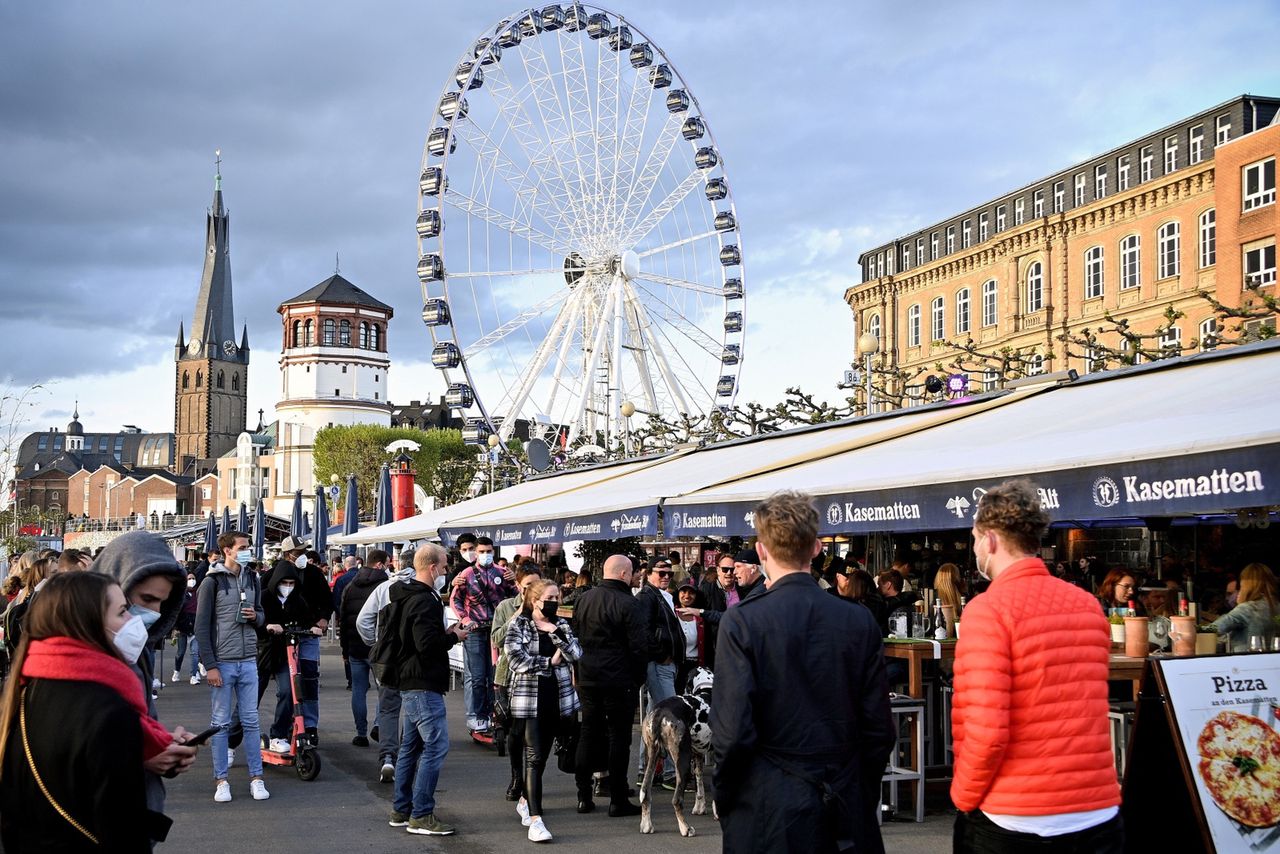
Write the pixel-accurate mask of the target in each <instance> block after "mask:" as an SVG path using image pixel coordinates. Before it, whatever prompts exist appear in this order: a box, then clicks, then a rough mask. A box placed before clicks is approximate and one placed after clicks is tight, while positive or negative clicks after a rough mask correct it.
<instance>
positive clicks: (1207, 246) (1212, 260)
mask: <svg viewBox="0 0 1280 854" xmlns="http://www.w3.org/2000/svg"><path fill="white" fill-rule="evenodd" d="M1217 219H1218V214H1217V212H1216V211H1215V210H1214V209H1213V208H1209V209H1208V210H1207V211H1205V212H1204V213H1202V214H1200V266H1201V267H1212V266H1213V265H1214V264H1216V263H1217V261H1218V224H1217Z"/></svg>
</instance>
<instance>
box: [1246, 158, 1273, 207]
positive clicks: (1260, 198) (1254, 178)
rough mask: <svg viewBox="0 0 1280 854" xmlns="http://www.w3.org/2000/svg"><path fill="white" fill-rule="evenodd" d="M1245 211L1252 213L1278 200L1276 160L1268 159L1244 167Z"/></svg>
mask: <svg viewBox="0 0 1280 854" xmlns="http://www.w3.org/2000/svg"><path fill="white" fill-rule="evenodd" d="M1243 187H1244V209H1245V210H1247V211H1251V210H1253V209H1254V208H1260V207H1262V206H1263V205H1269V204H1272V203H1274V202H1275V200H1276V159H1275V158H1274V157H1268V158H1267V159H1266V160H1261V161H1259V162H1257V163H1250V164H1249V165H1248V166H1246V167H1244V181H1243Z"/></svg>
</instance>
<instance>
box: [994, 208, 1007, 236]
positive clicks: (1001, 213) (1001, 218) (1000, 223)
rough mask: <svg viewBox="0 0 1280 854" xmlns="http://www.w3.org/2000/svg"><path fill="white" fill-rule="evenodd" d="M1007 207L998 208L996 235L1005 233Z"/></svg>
mask: <svg viewBox="0 0 1280 854" xmlns="http://www.w3.org/2000/svg"><path fill="white" fill-rule="evenodd" d="M1007 207H1008V206H1007V205H997V206H996V234H999V233H1000V232H1002V231H1004V224H1005V211H1006V208H1007Z"/></svg>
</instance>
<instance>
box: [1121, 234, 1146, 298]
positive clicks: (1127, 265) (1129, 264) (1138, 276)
mask: <svg viewBox="0 0 1280 854" xmlns="http://www.w3.org/2000/svg"><path fill="white" fill-rule="evenodd" d="M1140 284H1142V238H1140V237H1138V235H1136V234H1130V235H1129V236H1128V237H1126V238H1125V239H1124V240H1121V241H1120V290H1122V291H1124V290H1128V289H1129V288H1136V287H1137V286H1138V285H1140Z"/></svg>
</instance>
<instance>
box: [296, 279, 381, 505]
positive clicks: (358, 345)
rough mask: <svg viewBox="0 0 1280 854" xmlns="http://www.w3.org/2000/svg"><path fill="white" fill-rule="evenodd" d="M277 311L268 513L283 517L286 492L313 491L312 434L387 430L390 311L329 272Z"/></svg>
mask: <svg viewBox="0 0 1280 854" xmlns="http://www.w3.org/2000/svg"><path fill="white" fill-rule="evenodd" d="M277 311H279V313H280V321H281V328H282V343H281V350H280V380H281V390H280V402H279V403H278V404H276V417H277V418H278V419H279V425H278V433H277V436H276V453H275V466H276V472H275V478H276V483H277V484H278V489H277V493H278V494H279V495H280V496H281V498H280V502H282V504H281V506H280V507H277V508H273V509H275V510H276V512H288V509H289V508H290V507H292V504H291V503H290V502H292V500H293V492H294V490H297V489H301V490H302V491H303V494H304V495H306V494H310V493H312V492H313V491H314V490H315V485H316V481H315V465H314V457H313V446H314V444H315V436H316V433H317V432H319V431H320V430H322V429H324V428H325V427H330V426H339V425H351V424H379V425H382V426H384V427H389V426H391V407H390V405H389V404H388V403H387V372H388V371H389V370H390V368H391V359H390V357H389V355H388V348H387V327H388V323H389V321H390V320H391V317H392V315H393V314H394V313H395V312H394V310H393V309H392V308H391V306H389V305H387V304H386V303H384V302H382V301H380V300H378V299H376V298H374V297H372V296H370V295H369V294H367V293H365V292H364V291H362V290H361V289H360V288H358V287H356V286H355V285H353V284H352V283H351V282H349V281H347V280H346V279H344V278H343V277H342V276H340V275H338V274H337V273H336V272H335V273H334V274H333V275H332V276H330V277H329V278H327V279H325V280H324V281H323V282H321V283H320V284H318V285H316V286H315V287H313V288H311V289H310V290H307V291H304V292H303V293H301V294H298V295H297V296H296V297H294V298H293V299H288V300H285V301H284V302H283V303H281V304H280V307H279V308H278V309H277ZM284 504H288V507H285V506H284Z"/></svg>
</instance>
